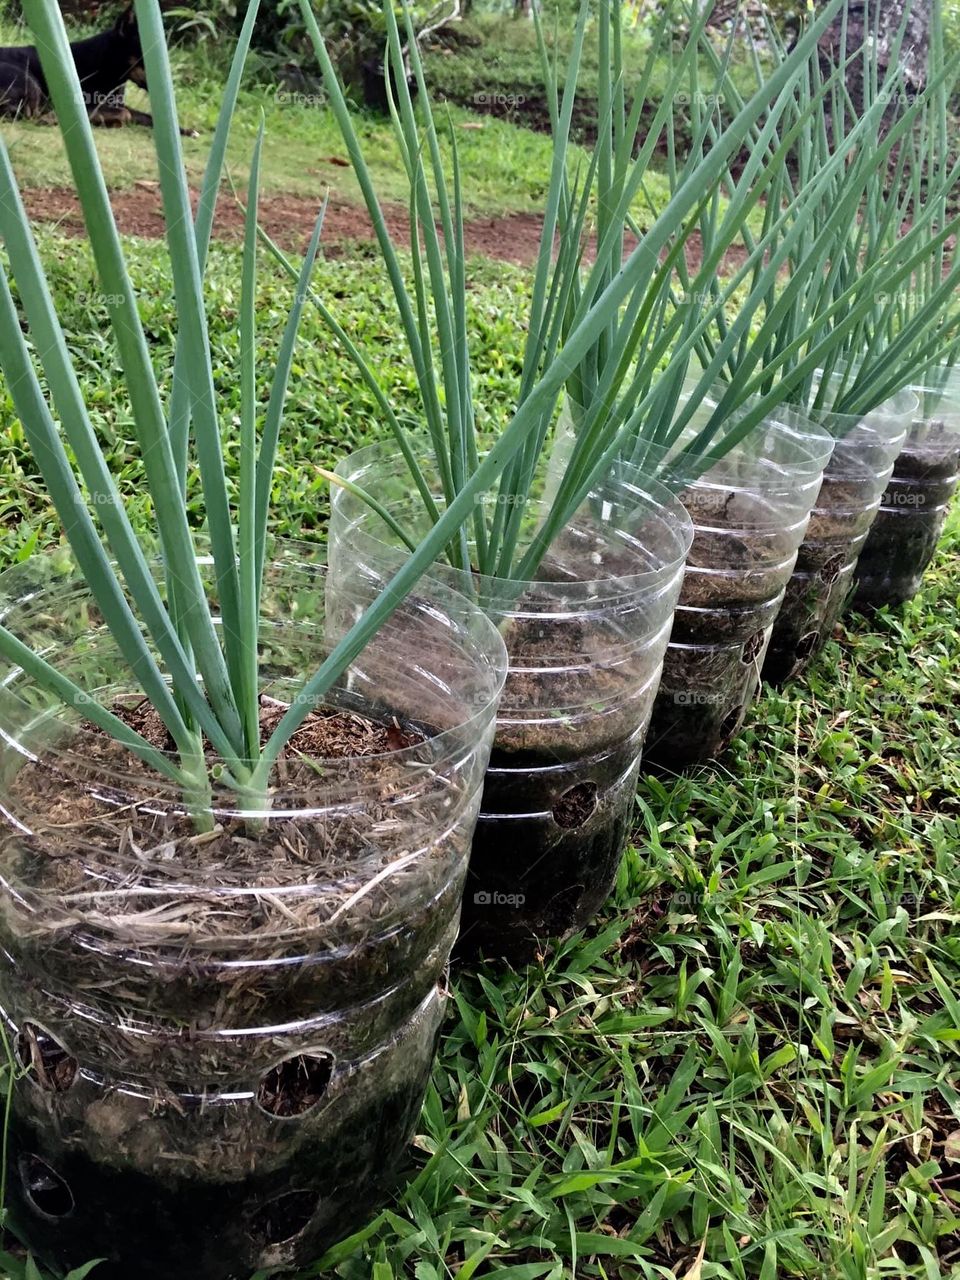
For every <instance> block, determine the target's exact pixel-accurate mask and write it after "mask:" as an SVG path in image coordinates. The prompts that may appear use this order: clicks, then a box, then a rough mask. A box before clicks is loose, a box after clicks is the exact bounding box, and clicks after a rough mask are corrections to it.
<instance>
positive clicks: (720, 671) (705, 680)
mask: <svg viewBox="0 0 960 1280" xmlns="http://www.w3.org/2000/svg"><path fill="white" fill-rule="evenodd" d="M775 612H776V608H775V606H771V607H770V609H769V610H767V625H766V627H764V628H762V629H761V630H758V631H755V632H754V633H753V634H752V636H751V638H750V639H749V640H747V641H746V642H744V643H742V644H741V645H739V646H737V645H736V644H735V643H734V644H733V645H726V644H716V645H710V644H702V645H694V644H689V643H683V644H680V643H677V644H674V643H671V645H670V647H669V649H668V650H667V657H666V661H665V662H664V669H663V680H662V682H661V685H660V691H659V693H658V695H657V700H656V703H655V704H654V709H653V718H652V720H651V721H650V729H649V731H648V733H647V743H646V746H645V748H644V767H645V768H649V769H651V770H652V771H653V772H655V773H662V774H675V773H680V772H681V771H682V770H684V769H688V768H691V767H692V766H693V765H696V764H703V763H705V762H706V761H707V760H712V759H715V758H716V757H717V756H720V755H722V754H723V752H724V751H726V749H727V747H728V746H729V745H730V743H731V742H732V741H733V739H734V738H735V737H736V735H737V733H738V732H739V730H740V728H741V727H742V725H743V721H744V719H745V717H746V714H747V711H748V709H749V707H750V705H751V704H752V702H753V700H754V698H755V697H756V693H757V689H758V687H759V685H760V667H761V664H762V662H763V658H764V654H765V650H766V645H767V642H768V639H769V635H770V623H771V620H772V617H773V615H774V614H775Z"/></svg>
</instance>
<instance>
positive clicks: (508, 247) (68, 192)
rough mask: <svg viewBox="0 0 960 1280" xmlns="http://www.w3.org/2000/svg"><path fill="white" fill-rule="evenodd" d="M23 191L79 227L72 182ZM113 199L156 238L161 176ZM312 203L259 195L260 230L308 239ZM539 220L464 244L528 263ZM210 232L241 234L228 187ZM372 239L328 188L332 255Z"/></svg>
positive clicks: (500, 222) (471, 237) (43, 216)
mask: <svg viewBox="0 0 960 1280" xmlns="http://www.w3.org/2000/svg"><path fill="white" fill-rule="evenodd" d="M23 198H24V203H25V204H26V207H27V211H28V212H29V214H30V216H31V218H33V219H34V220H35V221H37V222H46V223H55V224H56V225H58V226H59V227H60V229H61V230H62V231H64V232H65V233H67V234H72V235H78V236H79V235H83V234H84V229H83V217H82V215H81V212H80V206H79V203H78V201H77V197H76V193H75V192H74V191H73V190H72V189H70V188H68V187H35V188H32V189H28V190H26V191H24V193H23ZM112 200H113V208H114V213H115V214H116V218H117V223H118V225H119V227H120V230H121V231H123V232H125V233H127V234H128V235H136V236H145V237H148V238H154V239H156V238H159V237H161V236H162V235H163V234H164V220H163V209H162V205H161V199H160V191H159V186H158V184H156V183H152V182H138V183H136V184H135V185H134V186H133V187H132V188H131V189H130V190H128V191H118V192H115V193H114V194H113V197H112ZM317 211H318V204H317V201H316V200H314V199H311V198H309V197H305V196H292V195H280V196H263V197H262V198H261V201H260V220H261V223H262V225H263V227H264V230H265V231H266V232H267V233H268V234H269V235H270V236H271V238H272V239H274V240H276V241H277V243H278V244H280V245H281V246H282V247H283V248H285V249H291V250H302V249H304V248H305V247H306V243H307V241H308V239H309V236H310V233H311V231H312V230H313V224H314V221H315V219H316V216H317ZM384 214H385V216H386V220H387V226H388V227H389V229H390V233H391V235H392V236H393V237H394V240H395V241H396V242H398V243H399V244H407V243H409V234H410V233H409V221H408V219H407V215H406V211H405V210H404V209H403V208H402V207H401V206H399V205H386V206H385V207H384ZM541 225H542V224H541V219H540V218H538V217H536V216H534V215H533V214H526V213H513V214H506V215H504V216H502V217H496V218H493V217H491V218H474V219H471V220H470V221H469V222H467V223H466V225H465V228H464V234H465V239H466V245H467V252H468V253H470V254H482V255H484V256H485V257H488V258H493V259H496V260H498V261H501V262H512V263H518V264H520V265H522V266H529V265H530V264H531V263H533V262H535V261H536V258H537V253H538V251H539V248H540V228H541ZM214 235H215V236H216V238H217V239H219V240H223V241H226V242H228V243H237V242H239V241H241V240H242V239H243V210H242V209H241V208H240V206H239V205H238V204H237V202H236V201H235V200H234V199H233V198H232V196H230V195H229V194H224V196H223V197H222V198H221V199H220V201H219V204H218V206H217V217H216V223H215V228H214ZM371 239H373V226H372V224H371V222H370V219H369V217H368V215H367V212H366V210H365V209H362V208H360V207H358V206H357V205H355V204H352V203H350V202H349V201H347V200H343V199H341V198H339V197H337V196H335V195H331V197H330V202H329V205H328V207H327V217H326V222H325V224H324V232H323V244H324V246H325V249H326V253H327V256H328V257H332V256H335V255H336V253H337V251H338V249H339V250H340V251H342V249H343V247H344V246H345V245H349V244H352V243H356V242H357V241H364V240H367V241H369V240H371ZM630 247H632V246H630ZM687 258H688V262H689V263H690V266H691V267H692V268H696V266H697V265H698V264H699V245H698V243H697V242H696V240H695V239H694V240H693V241H692V242H691V244H690V245H689V246H688V253H687ZM742 258H743V255H742V253H735V254H731V255H730V256H729V259H728V265H729V266H731V267H732V266H733V265H734V264H735V263H736V262H738V261H742Z"/></svg>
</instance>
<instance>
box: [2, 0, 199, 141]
mask: <svg viewBox="0 0 960 1280" xmlns="http://www.w3.org/2000/svg"><path fill="white" fill-rule="evenodd" d="M70 49H71V51H72V53H73V61H74V64H75V65H76V68H77V74H78V76H79V77H80V88H81V90H82V92H83V100H84V103H85V104H86V108H87V114H88V115H89V117H90V120H91V122H92V123H93V124H100V125H105V126H107V127H108V128H118V127H119V126H121V125H125V124H142V125H146V126H147V127H148V128H151V127H152V126H153V117H152V116H149V115H147V113H146V112H145V111H135V110H134V109H133V107H128V106H127V104H126V102H125V101H124V95H125V93H126V86H127V81H128V80H129V81H130V82H131V83H132V84H135V85H137V86H138V87H139V88H141V89H146V87H147V73H146V71H145V70H144V66H143V49H142V48H141V46H140V32H139V31H138V29H137V19H136V16H135V14H134V12H133V9H132V8H130V9H126V10H124V12H123V13H121V15H120V17H119V18H118V19H117V21H116V22H115V23H114V25H113V26H112V27H111V28H110V30H109V31H101V32H100V34H99V35H96V36H90V37H89V39H87V40H76V41H74V42H73V43H72V44H71V45H70ZM49 110H50V95H49V92H48V90H47V81H46V77H45V76H44V74H43V67H42V66H41V65H40V57H39V55H38V54H37V51H36V49H34V48H32V47H31V46H29V45H27V46H24V47H22V48H18V47H8V48H0V115H5V116H39V115H43V114H44V113H45V112H47V111H49ZM180 132H181V133H182V134H184V136H186V137H190V136H192V131H191V130H189V129H181V130H180Z"/></svg>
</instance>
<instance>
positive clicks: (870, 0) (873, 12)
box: [820, 0, 934, 107]
mask: <svg viewBox="0 0 960 1280" xmlns="http://www.w3.org/2000/svg"><path fill="white" fill-rule="evenodd" d="M933 3H934V0H912V3H911V0H849V3H848V4H847V6H846V8H847V19H846V21H847V56H848V57H849V56H850V55H851V54H853V53H854V52H855V51H856V50H857V49H860V48H862V46H863V44H864V41H865V40H866V39H867V38H869V37H870V36H871V35H872V33H873V32H874V31H875V32H876V33H877V38H878V44H879V48H880V59H879V61H880V67H881V72H882V71H883V70H885V69H886V68H887V67H888V66H889V65H890V61H891V58H892V57H893V54H894V51H895V49H896V43H897V37H898V35H899V34H900V31H901V29H904V35H903V41H902V43H901V45H900V50H899V55H898V57H897V61H898V62H899V64H900V66H902V67H903V68H904V70H905V71H906V74H907V80H908V82H909V85H910V87H911V88H913V89H922V88H923V86H924V84H926V80H927V64H928V60H929V56H930V28H931V26H932V22H933ZM907 15H909V16H907ZM843 20H844V19H843V14H842V13H840V14H838V15H837V17H836V19H835V20H834V22H833V25H832V26H831V27H830V28H829V29H828V30H827V31H826V32H825V33H824V35H823V36H822V37H821V39H820V48H821V51H822V53H823V54H824V56H825V57H826V58H827V59H828V60H829V61H830V62H831V63H833V65H834V66H835V65H836V64H837V62H838V60H839V58H840V56H841V48H840V44H841V40H842V38H843ZM905 22H906V27H905V28H904V23H905ZM848 80H849V84H850V89H851V95H852V97H853V101H854V102H855V103H856V104H857V105H858V107H860V106H862V104H863V86H862V70H861V67H860V65H859V63H858V60H857V59H854V61H853V63H852V64H851V66H850V69H849V72H848Z"/></svg>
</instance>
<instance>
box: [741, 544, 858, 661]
mask: <svg viewBox="0 0 960 1280" xmlns="http://www.w3.org/2000/svg"><path fill="white" fill-rule="evenodd" d="M855 568H856V558H854V560H853V561H852V562H851V561H850V560H848V559H847V557H846V556H845V555H844V554H843V553H842V552H837V553H835V554H834V557H833V559H828V560H827V561H826V562H825V563H824V565H823V566H822V568H821V570H820V571H819V572H814V573H801V572H800V571H799V570H798V571H797V572H796V573H794V575H793V577H792V578H791V580H790V582H789V583H788V585H787V592H786V596H785V597H784V602H783V608H782V609H781V610H780V616H779V617H778V618H777V621H776V625H775V626H774V629H773V636H772V637H771V640H770V646H769V648H768V649H767V656H766V660H765V661H764V664H763V678H764V680H766V681H768V682H769V683H770V684H774V685H781V684H785V683H786V682H787V681H788V680H795V679H796V678H797V677H798V676H799V675H801V674H802V673H803V672H804V671H805V670H806V668H807V667H808V666H809V664H810V663H811V662H812V661H813V659H814V658H815V657H816V655H817V654H818V653H819V652H820V650H821V649H822V648H823V646H824V645H825V644H826V642H827V640H829V638H830V636H831V635H832V634H833V630H834V627H835V626H836V625H837V622H838V620H839V618H840V615H841V614H842V613H843V610H844V606H845V605H846V603H847V600H848V599H849V597H850V591H851V584H852V581H853V574H854V570H855Z"/></svg>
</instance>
